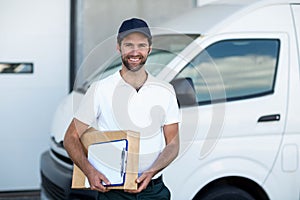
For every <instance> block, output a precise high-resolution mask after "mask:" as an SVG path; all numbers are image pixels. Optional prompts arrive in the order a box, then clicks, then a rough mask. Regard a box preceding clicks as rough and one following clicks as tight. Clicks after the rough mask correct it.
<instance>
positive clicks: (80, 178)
mask: <svg viewBox="0 0 300 200" xmlns="http://www.w3.org/2000/svg"><path fill="white" fill-rule="evenodd" d="M80 139H81V143H82V145H83V147H84V150H85V153H86V155H87V149H88V147H89V145H91V144H94V143H99V142H109V141H114V140H122V139H127V141H128V156H127V166H126V176H125V184H124V185H122V186H110V187H109V188H110V189H128V190H136V189H137V187H138V186H137V183H136V179H137V178H138V164H139V144H140V135H139V133H137V132H133V131H108V132H100V131H97V130H95V129H89V130H87V131H86V132H85V133H83V134H82V136H81V138H80ZM85 178H86V177H85V175H84V173H83V172H82V171H81V170H80V168H79V167H78V166H76V165H74V169H73V178H72V188H73V189H88V188H86V187H85Z"/></svg>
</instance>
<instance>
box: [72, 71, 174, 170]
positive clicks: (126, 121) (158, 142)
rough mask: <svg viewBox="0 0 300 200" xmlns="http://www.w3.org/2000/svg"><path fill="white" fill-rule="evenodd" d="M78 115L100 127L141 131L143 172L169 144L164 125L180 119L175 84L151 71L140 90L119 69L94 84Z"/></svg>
mask: <svg viewBox="0 0 300 200" xmlns="http://www.w3.org/2000/svg"><path fill="white" fill-rule="evenodd" d="M75 118H76V119H78V120H80V121H82V122H84V123H86V124H89V125H91V126H93V127H94V128H96V129H98V130H100V131H113V130H132V131H136V132H139V133H140V158H139V173H142V172H143V171H145V170H147V169H149V168H150V167H151V165H152V164H153V162H154V161H155V160H156V159H157V157H158V155H159V154H160V152H161V151H162V150H163V148H164V147H165V139H164V134H163V129H162V128H163V126H164V125H167V124H172V123H178V122H179V119H180V117H179V109H178V105H177V99H176V95H175V92H174V89H173V87H172V86H171V85H170V84H169V83H165V82H163V81H160V80H158V79H156V78H155V77H153V76H151V75H150V74H149V73H148V78H147V81H146V82H145V83H144V85H143V86H142V87H141V88H140V89H139V91H138V92H137V91H136V89H135V88H133V87H132V86H131V85H129V84H128V83H126V82H125V81H124V80H123V78H122V77H121V75H120V72H119V71H118V72H116V73H114V74H113V75H111V76H109V77H107V78H105V79H103V80H100V81H97V82H95V83H93V84H92V85H91V87H90V88H89V89H88V91H87V93H86V95H85V96H84V98H83V100H82V102H81V104H80V106H79V109H78V110H77V112H76V113H75Z"/></svg>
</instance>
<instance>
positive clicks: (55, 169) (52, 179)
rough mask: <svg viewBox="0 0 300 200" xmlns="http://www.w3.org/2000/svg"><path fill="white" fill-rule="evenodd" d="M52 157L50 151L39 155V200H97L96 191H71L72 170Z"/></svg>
mask: <svg viewBox="0 0 300 200" xmlns="http://www.w3.org/2000/svg"><path fill="white" fill-rule="evenodd" d="M52 156H54V157H55V155H54V154H53V153H52V152H51V150H48V151H45V152H44V153H43V154H42V155H41V160H40V173H41V180H42V183H41V199H53V200H56V199H57V200H64V199H66V200H67V199H68V200H69V199H91V200H92V199H97V192H96V191H92V190H78V189H76V190H74V189H71V183H72V169H70V168H67V167H65V166H63V165H62V164H61V163H59V162H57V161H56V160H55V159H54V158H53V157H52ZM62 162H63V161H62Z"/></svg>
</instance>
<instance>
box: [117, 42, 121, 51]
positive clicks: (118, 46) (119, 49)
mask: <svg viewBox="0 0 300 200" xmlns="http://www.w3.org/2000/svg"><path fill="white" fill-rule="evenodd" d="M117 50H118V52H119V53H121V47H120V45H119V43H118V44H117Z"/></svg>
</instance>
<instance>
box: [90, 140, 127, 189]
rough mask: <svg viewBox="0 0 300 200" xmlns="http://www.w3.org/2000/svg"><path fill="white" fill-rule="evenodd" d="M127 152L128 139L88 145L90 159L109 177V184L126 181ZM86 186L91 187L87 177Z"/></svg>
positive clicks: (115, 184)
mask: <svg viewBox="0 0 300 200" xmlns="http://www.w3.org/2000/svg"><path fill="white" fill-rule="evenodd" d="M127 152H128V142H127V140H126V139H122V140H114V141H109V142H101V143H95V144H91V145H90V146H89V147H88V160H89V162H90V163H91V164H92V165H93V166H94V167H95V168H96V169H97V170H98V171H100V172H101V173H103V174H104V175H105V176H106V177H107V179H108V180H109V181H110V183H111V185H108V186H120V185H124V183H125V176H126V163H127ZM103 184H104V183H103ZM104 185H105V184H104ZM85 187H87V188H88V187H90V185H89V182H88V180H87V178H86V180H85Z"/></svg>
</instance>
